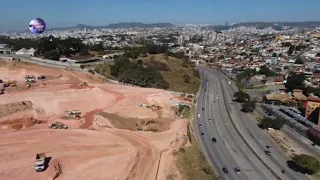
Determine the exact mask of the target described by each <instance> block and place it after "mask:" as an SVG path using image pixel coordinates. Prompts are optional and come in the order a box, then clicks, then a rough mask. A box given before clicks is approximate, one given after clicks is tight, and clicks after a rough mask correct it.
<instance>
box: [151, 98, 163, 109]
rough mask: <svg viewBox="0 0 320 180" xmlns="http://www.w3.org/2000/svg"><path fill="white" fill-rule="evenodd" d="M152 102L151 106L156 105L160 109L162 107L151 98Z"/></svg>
mask: <svg viewBox="0 0 320 180" xmlns="http://www.w3.org/2000/svg"><path fill="white" fill-rule="evenodd" d="M152 102H153V103H154V104H152V105H151V107H156V108H157V109H162V107H161V106H160V105H159V104H158V103H157V102H156V101H155V100H154V99H152Z"/></svg>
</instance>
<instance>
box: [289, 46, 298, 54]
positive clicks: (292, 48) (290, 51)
mask: <svg viewBox="0 0 320 180" xmlns="http://www.w3.org/2000/svg"><path fill="white" fill-rule="evenodd" d="M295 48H296V47H295V46H294V45H291V46H290V48H289V50H288V52H287V53H288V54H289V55H291V54H292V53H293V51H294V49H295Z"/></svg>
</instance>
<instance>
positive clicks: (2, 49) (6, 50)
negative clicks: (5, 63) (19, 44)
mask: <svg viewBox="0 0 320 180" xmlns="http://www.w3.org/2000/svg"><path fill="white" fill-rule="evenodd" d="M11 53H12V50H11V48H10V46H9V45H8V44H0V54H11Z"/></svg>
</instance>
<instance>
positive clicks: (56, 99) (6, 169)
mask: <svg viewBox="0 0 320 180" xmlns="http://www.w3.org/2000/svg"><path fill="white" fill-rule="evenodd" d="M0 61H1V63H0V79H2V80H4V81H8V80H16V81H17V85H18V86H16V87H9V88H6V91H5V94H3V95H0V98H1V101H0V106H1V105H2V106H1V107H5V108H2V109H1V108H0V136H1V138H0V154H1V156H0V177H1V178H0V179H15V180H19V179H53V177H54V175H55V170H54V165H53V164H54V163H57V162H59V163H60V164H61V167H62V171H63V173H62V174H61V175H60V176H59V177H58V178H57V179H65V180H70V179H79V180H82V179H83V180H87V179H95V180H99V179H116V178H119V180H126V179H127V180H150V179H154V178H155V176H156V170H157V167H158V162H159V155H160V152H161V151H162V150H163V149H165V148H171V146H172V143H173V142H175V141H176V133H177V132H179V134H180V135H181V137H182V138H183V135H182V134H183V133H182V132H184V131H185V127H184V125H179V124H181V123H183V122H184V121H183V120H174V119H175V112H174V111H173V109H172V105H173V104H175V103H176V101H171V100H170V99H172V97H173V96H172V95H171V94H169V93H168V92H166V91H164V90H159V89H147V88H137V87H129V86H122V85H113V84H106V83H104V82H102V81H101V80H100V79H99V78H97V77H95V76H94V75H92V74H90V73H81V72H74V71H67V70H62V69H52V68H46V67H39V66H35V65H31V64H25V63H16V64H15V65H13V64H12V62H8V61H2V60H0ZM3 62H5V63H3ZM29 74H30V75H35V76H38V75H45V76H46V77H47V79H45V80H42V81H38V82H36V83H35V84H33V85H32V87H31V88H27V87H26V86H25V83H24V76H25V75H29ZM84 82H86V83H88V86H81V84H82V83H84ZM153 100H155V101H156V102H157V103H158V104H159V105H161V106H162V107H163V109H162V110H161V111H157V112H156V111H155V110H154V109H150V108H146V107H140V106H139V104H140V103H145V104H147V103H149V104H150V103H153V102H152V101H153ZM22 101H26V102H31V103H32V106H31V109H30V108H29V109H28V108H25V107H24V106H22V105H21V104H23V103H21V102H22ZM13 102H14V103H17V105H11V106H8V105H7V104H10V103H13ZM19 102H20V103H19ZM10 108H13V109H10ZM67 110H80V111H81V113H82V114H81V115H82V118H81V119H80V120H74V119H72V118H63V117H66V116H68V115H67V113H66V111H67ZM159 115H160V116H161V117H159ZM31 117H34V118H36V119H39V120H41V121H42V122H41V124H35V125H34V124H33V123H32V121H31V119H30V118H31ZM151 118H152V119H153V120H154V121H155V123H154V124H151V125H149V126H150V127H152V129H157V128H158V130H159V131H165V132H161V133H154V132H138V131H130V130H126V128H127V129H131V130H135V129H136V128H137V127H136V122H137V121H140V120H141V122H143V121H145V120H150V119H151ZM173 120H174V121H173ZM55 121H60V122H62V123H64V124H66V125H67V126H69V129H61V130H59V129H49V128H48V125H49V124H50V123H52V122H55ZM183 124H184V123H183ZM170 127H171V128H170ZM41 152H45V153H46V155H47V156H49V157H51V160H50V162H49V167H48V169H47V170H46V171H44V172H43V173H37V172H35V170H34V167H33V166H34V162H35V156H36V153H41ZM163 158H166V156H163ZM169 160H170V162H171V161H172V158H169V159H168V161H169ZM167 168H169V167H167ZM167 171H168V170H165V168H163V167H162V168H161V170H160V171H159V173H162V175H160V177H162V178H160V179H164V177H165V173H166V172H167Z"/></svg>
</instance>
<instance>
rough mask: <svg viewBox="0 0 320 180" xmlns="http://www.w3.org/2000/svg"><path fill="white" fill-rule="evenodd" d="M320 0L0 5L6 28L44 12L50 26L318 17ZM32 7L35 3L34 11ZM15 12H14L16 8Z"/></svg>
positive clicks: (1, 25) (0, 23)
mask: <svg viewBox="0 0 320 180" xmlns="http://www.w3.org/2000/svg"><path fill="white" fill-rule="evenodd" d="M317 7H320V2H317V1H314V0H306V1H299V0H293V1H289V0H281V1H280V2H277V3H270V1H267V0H261V1H259V2H256V1H253V0H242V1H241V2H238V1H236V0H225V1H222V0H218V1H206V0H197V1H194V0H184V1H182V0H173V1H169V0H163V1H161V2H158V1H150V0H149V1H146V0H137V1H135V2H132V1H129V0H122V1H121V2H115V1H102V0H93V1H91V2H90V4H87V1H84V0H78V1H75V0H69V1H67V2H66V1H62V0H56V1H55V2H54V4H53V3H52V2H51V1H50V2H49V1H40V0H35V1H33V3H28V2H25V1H22V2H16V1H8V0H4V2H2V5H1V7H0V15H1V16H0V17H1V19H0V31H12V30H17V31H21V30H27V29H28V24H29V22H30V20H31V19H33V18H37V17H39V18H42V19H44V20H45V22H46V23H47V25H48V29H50V28H57V27H71V26H76V25H77V24H85V25H91V26H104V25H108V24H112V23H120V22H141V23H158V22H168V23H172V24H225V22H229V23H238V22H253V21H262V22H292V21H295V22H296V21H317V20H319V19H318V17H319V16H320V12H319V11H317ZM29 9H35V10H34V11H29ZM12 13H14V15H13V14H12Z"/></svg>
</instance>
